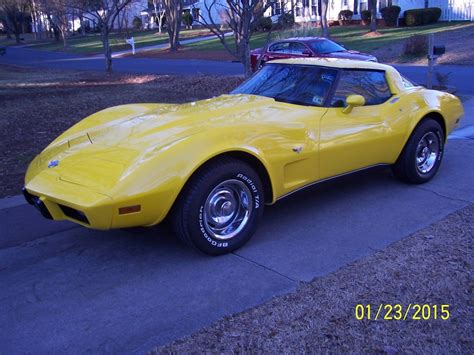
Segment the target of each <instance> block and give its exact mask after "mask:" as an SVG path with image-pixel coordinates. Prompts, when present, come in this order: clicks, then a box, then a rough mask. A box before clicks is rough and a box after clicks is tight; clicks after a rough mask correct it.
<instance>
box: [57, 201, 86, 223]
mask: <svg viewBox="0 0 474 355" xmlns="http://www.w3.org/2000/svg"><path fill="white" fill-rule="evenodd" d="M59 207H60V208H61V210H62V211H63V213H64V214H65V215H66V216H68V217H69V218H72V219H75V220H77V221H80V222H82V223H86V224H90V223H89V220H88V219H87V217H86V215H85V214H84V212H81V211H78V210H76V209H74V208H71V207H67V206H63V205H59Z"/></svg>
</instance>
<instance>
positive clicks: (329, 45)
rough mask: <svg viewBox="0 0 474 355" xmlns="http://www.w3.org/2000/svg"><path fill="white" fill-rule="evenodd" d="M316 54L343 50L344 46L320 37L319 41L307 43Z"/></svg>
mask: <svg viewBox="0 0 474 355" xmlns="http://www.w3.org/2000/svg"><path fill="white" fill-rule="evenodd" d="M307 44H308V45H309V46H310V47H311V49H312V50H313V51H314V52H315V53H316V54H327V53H334V52H343V51H345V48H344V47H342V46H340V45H339V44H337V43H334V42H333V41H329V40H327V39H322V40H319V41H314V42H309V43H307Z"/></svg>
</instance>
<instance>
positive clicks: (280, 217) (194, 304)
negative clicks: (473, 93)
mask: <svg viewBox="0 0 474 355" xmlns="http://www.w3.org/2000/svg"><path fill="white" fill-rule="evenodd" d="M473 109H474V101H473V100H471V101H469V102H467V103H466V112H467V113H468V117H467V118H466V119H465V120H464V121H462V126H461V127H460V129H459V130H458V131H456V132H455V134H453V135H452V136H451V137H450V140H449V142H448V144H447V147H446V152H445V158H444V161H443V164H442V166H441V169H440V171H439V173H438V175H437V176H436V177H435V178H434V179H433V180H432V181H431V182H429V183H427V184H424V185H420V186H412V185H406V184H403V183H400V182H398V181H397V180H395V179H394V178H392V177H391V175H390V172H389V171H388V169H378V170H372V171H366V172H363V173H359V174H357V175H352V176H347V177H344V178H341V179H339V180H334V181H332V182H328V183H324V184H320V185H318V186H316V187H313V188H309V189H306V190H303V191H301V192H299V193H297V194H295V195H293V196H291V197H288V198H287V199H284V200H282V201H280V202H279V203H277V204H276V205H274V206H269V207H268V208H267V209H266V212H265V216H264V220H263V223H262V225H261V227H260V229H259V230H258V232H257V233H256V235H255V236H254V237H253V239H252V240H251V241H250V242H249V243H248V245H246V246H245V247H243V248H242V249H241V250H239V251H237V252H235V253H233V254H230V255H226V256H221V257H208V256H204V255H200V254H197V253H196V252H194V251H192V250H189V249H187V248H185V247H183V246H181V245H180V244H179V243H178V242H177V241H176V240H175V239H174V238H173V236H172V234H171V233H170V231H169V229H168V228H167V226H166V225H163V226H158V227H156V228H152V229H145V230H138V231H137V230H134V231H123V230H122V231H120V230H119V231H109V232H104V231H93V230H88V229H85V228H82V227H78V226H76V225H74V224H72V223H69V222H51V221H48V220H45V219H43V218H42V217H40V216H39V214H38V213H37V211H36V210H35V209H34V208H32V207H31V206H29V205H25V204H24V203H23V202H22V201H21V199H19V198H12V199H4V200H1V201H0V225H1V229H0V271H1V272H0V285H2V292H1V294H0V300H1V303H0V304H1V307H2V308H1V312H0V353H5V354H16V353H79V352H80V353H85V352H91V353H103V352H111V353H144V352H146V351H148V350H149V349H151V348H152V347H154V346H156V345H160V344H164V343H166V342H169V341H171V340H173V339H176V338H178V337H181V336H184V335H186V334H190V333H191V332H193V331H196V330H198V329H200V328H201V327H203V326H206V325H208V324H210V323H212V322H213V321H215V320H217V319H219V318H221V317H223V316H225V315H229V314H232V313H236V312H239V311H242V310H244V309H247V308H250V307H253V306H255V305H257V304H260V303H263V302H265V301H267V300H269V299H271V298H272V297H274V296H276V295H280V294H283V293H287V292H290V291H292V290H294V289H295V288H296V287H297V286H298V284H299V283H300V282H306V281H309V280H311V279H312V278H314V277H316V276H323V275H326V274H327V273H330V272H332V271H334V270H336V269H338V268H339V267H341V266H343V265H345V264H347V263H348V262H350V261H352V260H356V259H358V258H361V257H363V256H365V255H369V254H372V253H374V252H375V251H377V250H379V249H382V248H384V247H386V246H387V245H389V244H391V243H393V242H395V241H397V240H400V239H402V238H404V237H406V236H407V235H409V234H411V233H413V232H415V231H417V230H419V229H421V228H423V227H425V226H428V225H429V224H431V223H433V222H436V221H438V220H439V219H441V218H443V217H444V216H446V215H447V214H449V213H451V212H453V211H456V210H458V209H460V208H462V207H464V206H466V205H468V204H471V203H474V188H473V185H472V181H474V132H472V127H474V115H472V111H473Z"/></svg>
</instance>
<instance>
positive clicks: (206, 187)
mask: <svg viewBox="0 0 474 355" xmlns="http://www.w3.org/2000/svg"><path fill="white" fill-rule="evenodd" d="M263 201H264V196H263V188H262V184H261V181H260V178H259V176H258V175H257V174H256V173H255V171H254V170H253V169H252V168H251V167H250V166H249V165H248V164H246V163H244V162H242V161H239V160H236V159H231V158H223V159H219V160H216V161H214V162H211V163H210V164H209V165H207V166H205V167H204V168H202V169H201V170H200V171H198V173H197V174H196V175H195V176H193V177H192V178H191V180H190V181H189V182H188V183H187V184H186V186H185V187H184V189H183V191H182V192H181V194H180V197H179V198H178V200H177V202H176V204H175V206H174V208H173V212H172V224H173V229H174V231H175V233H176V235H177V237H178V238H179V239H180V240H182V241H183V242H185V243H186V244H188V245H191V246H193V247H195V248H197V249H199V250H200V251H202V252H204V253H207V254H212V255H219V254H225V253H229V252H231V251H233V250H236V249H238V248H240V247H241V246H242V245H244V244H245V243H246V242H247V241H248V240H249V239H250V238H251V236H252V235H253V234H254V232H255V230H256V228H257V224H258V221H259V220H260V218H261V216H262V214H263Z"/></svg>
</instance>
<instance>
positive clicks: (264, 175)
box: [183, 150, 274, 203]
mask: <svg viewBox="0 0 474 355" xmlns="http://www.w3.org/2000/svg"><path fill="white" fill-rule="evenodd" d="M222 158H233V159H236V160H240V161H243V162H245V163H247V164H248V165H250V166H251V167H252V168H253V169H254V170H255V172H256V173H257V174H258V176H259V177H260V179H261V181H262V185H263V189H264V196H265V203H272V202H273V200H274V195H273V185H272V180H271V178H270V174H269V173H268V169H267V167H266V166H265V164H264V163H263V162H262V161H261V159H260V158H258V157H256V156H255V155H254V154H252V153H250V152H247V151H244V150H229V151H225V152H221V153H218V154H216V155H214V156H212V157H210V158H209V159H207V160H206V161H204V162H203V163H202V164H201V165H199V166H198V167H197V168H196V169H195V170H194V171H193V172H192V174H191V175H190V176H189V177H188V179H187V180H186V182H185V183H184V184H183V188H184V186H186V184H187V183H188V182H189V181H190V180H191V179H192V177H193V176H195V175H196V174H198V173H199V171H201V169H203V168H204V167H206V166H207V165H209V164H211V163H213V162H214V161H216V160H219V159H222Z"/></svg>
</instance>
